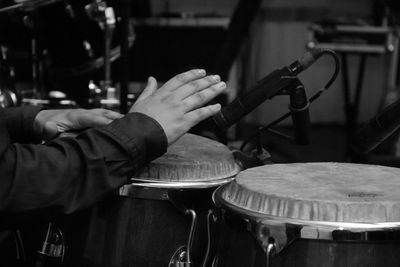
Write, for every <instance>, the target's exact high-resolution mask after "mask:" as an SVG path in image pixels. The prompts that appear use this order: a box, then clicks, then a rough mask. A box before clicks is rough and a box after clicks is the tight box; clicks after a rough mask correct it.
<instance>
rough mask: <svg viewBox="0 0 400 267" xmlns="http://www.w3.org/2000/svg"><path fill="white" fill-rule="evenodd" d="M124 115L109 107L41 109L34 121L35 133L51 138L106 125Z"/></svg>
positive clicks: (43, 137) (46, 138)
mask: <svg viewBox="0 0 400 267" xmlns="http://www.w3.org/2000/svg"><path fill="white" fill-rule="evenodd" d="M121 117H123V115H121V114H119V113H117V112H114V111H111V110H107V109H101V108H99V109H59V110H58V109H53V110H52V109H49V110H42V111H40V112H39V113H38V114H37V115H36V117H35V120H34V122H33V129H34V131H35V133H36V134H37V135H38V136H40V137H41V138H42V139H43V140H50V139H52V138H54V137H56V136H57V135H58V134H59V133H62V132H66V131H75V130H83V129H86V128H91V127H99V126H105V125H107V124H109V123H110V122H112V121H113V120H115V119H119V118H121Z"/></svg>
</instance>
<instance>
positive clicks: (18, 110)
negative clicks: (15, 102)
mask: <svg viewBox="0 0 400 267" xmlns="http://www.w3.org/2000/svg"><path fill="white" fill-rule="evenodd" d="M42 109H43V108H42V107H33V106H32V107H31V106H29V107H13V108H6V109H4V110H2V111H1V113H2V114H1V116H2V119H3V120H4V121H5V123H6V125H7V129H8V131H9V133H10V136H12V138H13V142H22V143H23V142H32V141H40V140H39V139H36V138H33V137H37V135H36V133H35V132H34V129H33V122H34V120H35V117H36V115H37V114H38V113H39V112H40V111H41V110H42Z"/></svg>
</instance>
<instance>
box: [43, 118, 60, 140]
mask: <svg viewBox="0 0 400 267" xmlns="http://www.w3.org/2000/svg"><path fill="white" fill-rule="evenodd" d="M43 128H44V129H43V134H42V139H43V140H50V139H53V138H55V137H56V136H57V135H58V133H59V131H58V126H57V123H55V122H53V121H48V122H46V123H45V124H44V126H43Z"/></svg>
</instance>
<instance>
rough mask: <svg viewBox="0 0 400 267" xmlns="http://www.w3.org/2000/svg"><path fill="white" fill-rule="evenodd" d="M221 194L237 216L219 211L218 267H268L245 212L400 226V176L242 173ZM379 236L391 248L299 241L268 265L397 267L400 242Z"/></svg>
mask: <svg viewBox="0 0 400 267" xmlns="http://www.w3.org/2000/svg"><path fill="white" fill-rule="evenodd" d="M396 192H399V194H396ZM217 194H218V195H219V196H222V199H223V200H224V201H226V202H227V203H229V204H230V205H233V206H234V207H236V208H234V209H231V208H229V207H228V206H224V204H223V203H222V204H221V210H223V211H224V212H223V214H224V216H222V217H221V218H223V219H222V220H221V221H220V223H221V224H222V226H221V229H222V234H221V238H220V239H219V245H218V251H217V253H216V256H215V258H214V262H215V264H214V266H218V267H226V266H229V267H236V266H237V267H239V266H250V267H261V266H266V254H265V253H264V251H263V249H262V247H261V245H260V244H259V243H258V241H257V239H256V238H255V236H254V235H253V233H252V232H250V231H249V227H248V226H249V224H248V222H246V220H245V218H248V217H246V216H244V215H245V214H246V212H256V213H259V214H260V216H262V215H263V214H264V215H269V216H276V217H280V218H282V217H283V218H290V219H299V220H306V221H307V220H308V221H313V220H320V221H326V222H327V221H332V222H364V223H380V222H381V223H384V222H397V221H398V210H397V207H398V204H399V200H398V198H400V170H399V169H396V168H390V167H383V166H372V165H362V164H346V163H302V164H274V165H267V166H262V167H257V168H253V169H248V170H246V171H243V172H241V173H240V174H239V175H238V176H237V177H236V182H232V183H231V184H228V185H224V186H223V188H222V190H221V189H220V190H219V192H217ZM279 207H280V208H279ZM283 207H285V208H283ZM377 207H380V209H378V208H377ZM354 210H356V212H354ZM382 210H383V211H382ZM317 211H318V212H317ZM253 214H254V213H253ZM382 235H383V236H382V238H381V240H385V239H386V240H387V241H380V242H370V241H368V242H361V241H357V242H355V241H341V242H336V241H332V240H312V239H296V240H294V241H293V242H292V243H290V244H289V245H288V246H287V247H285V248H284V249H283V250H282V251H281V252H279V254H277V255H275V256H274V257H272V260H271V262H270V263H271V266H274V267H275V266H280V267H289V266H297V267H303V266H304V267H305V266H315V267H317V266H327V267H331V266H332V267H339V266H355V267H361V266H400V253H399V251H400V243H399V242H398V241H393V240H399V236H398V235H399V234H398V233H391V232H390V231H388V232H387V233H384V234H382Z"/></svg>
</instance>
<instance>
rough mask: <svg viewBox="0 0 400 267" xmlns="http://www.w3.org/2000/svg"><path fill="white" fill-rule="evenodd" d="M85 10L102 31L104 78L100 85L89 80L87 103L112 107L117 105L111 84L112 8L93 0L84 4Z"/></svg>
mask: <svg viewBox="0 0 400 267" xmlns="http://www.w3.org/2000/svg"><path fill="white" fill-rule="evenodd" d="M85 10H86V13H87V14H88V16H89V17H90V18H91V19H93V20H95V21H96V22H97V23H98V24H99V26H100V28H101V29H102V30H103V31H104V80H103V81H100V87H99V86H97V85H96V84H95V83H94V82H93V81H90V82H89V86H88V87H89V104H90V105H91V106H94V107H99V106H103V105H104V106H106V107H109V108H112V107H115V106H117V105H119V100H118V99H117V98H116V89H115V87H113V86H112V80H111V41H112V37H113V32H114V29H115V24H116V19H115V14H114V9H113V8H112V7H107V4H106V2H105V1H102V0H94V1H93V2H92V3H90V4H88V5H86V6H85ZM103 92H106V99H101V95H102V93H103Z"/></svg>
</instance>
